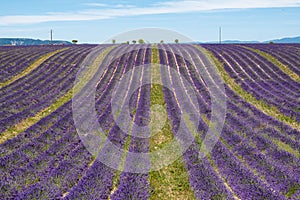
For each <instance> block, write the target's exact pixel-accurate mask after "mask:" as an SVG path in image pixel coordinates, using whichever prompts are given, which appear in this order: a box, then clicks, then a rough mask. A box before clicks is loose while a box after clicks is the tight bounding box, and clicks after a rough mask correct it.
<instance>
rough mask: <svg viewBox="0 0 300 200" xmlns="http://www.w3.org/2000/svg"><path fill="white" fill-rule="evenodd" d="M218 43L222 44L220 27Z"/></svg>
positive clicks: (220, 28)
mask: <svg viewBox="0 0 300 200" xmlns="http://www.w3.org/2000/svg"><path fill="white" fill-rule="evenodd" d="M219 43H220V44H221V43H222V27H221V26H220V27H219Z"/></svg>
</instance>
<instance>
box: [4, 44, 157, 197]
mask: <svg viewBox="0 0 300 200" xmlns="http://www.w3.org/2000/svg"><path fill="white" fill-rule="evenodd" d="M122 48H123V50H124V48H127V47H122ZM122 48H117V49H116V50H114V51H112V52H111V54H112V55H113V54H114V53H115V54H116V53H117V51H121V50H122ZM149 50H150V49H148V50H147V49H145V50H141V51H135V52H130V53H128V54H126V55H123V56H122V57H121V58H119V59H118V60H115V61H113V62H112V64H111V65H110V66H105V67H107V70H106V73H105V75H104V76H103V78H102V81H101V82H100V83H99V86H98V88H97V93H96V94H97V95H96V98H97V102H96V105H97V106H96V107H97V108H99V109H97V112H98V113H99V122H100V124H101V126H102V127H103V128H104V130H106V131H109V134H108V138H109V139H110V140H111V141H112V142H113V143H114V144H115V145H117V146H120V148H122V146H123V145H124V144H125V141H126V138H127V137H128V135H127V134H126V133H124V132H122V131H121V130H120V129H119V128H118V127H117V125H115V124H114V123H113V118H112V115H111V108H110V106H109V101H110V99H108V98H107V96H108V94H109V93H110V92H111V91H110V90H111V89H112V88H113V87H114V85H115V84H116V83H117V80H119V78H121V77H122V76H123V75H124V74H125V72H127V71H128V70H129V69H132V68H133V66H134V64H135V63H136V62H137V60H136V59H139V60H142V61H143V62H150V60H149V55H151V54H150V51H149ZM145 52H147V53H145ZM144 55H147V56H148V59H143V57H144ZM136 56H137V57H136ZM142 96H144V95H142ZM83 103H84V102H83ZM44 127H50V128H48V129H46V130H45V128H44ZM1 168H2V169H4V170H3V172H2V174H1V180H3V181H2V182H1V187H0V188H1V195H2V197H1V198H22V199H32V198H47V199H49V198H59V197H62V196H65V197H66V198H68V199H69V198H71V199H74V198H78V199H82V198H98V199H102V198H104V197H106V198H107V197H108V196H109V195H110V190H111V187H112V180H113V176H114V174H115V170H113V169H110V168H108V167H107V166H105V165H104V164H102V163H100V162H98V161H94V162H93V159H92V156H91V154H90V153H89V152H88V151H87V150H86V149H85V147H84V146H83V144H82V142H81V141H80V138H79V137H78V135H77V133H76V130H75V126H74V123H73V120H72V112H71V102H68V103H67V104H65V105H64V106H62V107H61V108H60V109H59V110H57V111H56V112H54V113H53V114H51V115H50V116H48V117H46V118H44V119H43V120H41V121H40V122H38V123H37V124H35V125H34V126H32V127H31V128H30V129H28V130H26V131H25V132H24V133H21V134H20V135H19V136H18V137H16V138H14V139H12V140H9V141H7V142H6V143H4V144H2V145H1ZM95 177H97V178H96V179H95ZM118 193H119V192H117V193H116V194H115V195H117V194H118Z"/></svg>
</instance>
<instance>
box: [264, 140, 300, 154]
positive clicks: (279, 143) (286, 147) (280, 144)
mask: <svg viewBox="0 0 300 200" xmlns="http://www.w3.org/2000/svg"><path fill="white" fill-rule="evenodd" d="M269 139H271V140H272V141H273V143H274V144H276V145H277V146H278V147H279V148H280V149H282V150H284V151H286V152H289V153H290V154H293V155H294V156H295V157H297V158H300V152H299V151H297V150H295V149H293V148H292V147H291V146H290V145H288V144H286V143H284V142H282V141H280V140H278V139H274V138H269Z"/></svg>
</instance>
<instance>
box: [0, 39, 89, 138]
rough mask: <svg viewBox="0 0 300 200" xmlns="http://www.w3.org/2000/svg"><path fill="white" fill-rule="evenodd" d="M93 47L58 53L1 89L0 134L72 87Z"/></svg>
mask: <svg viewBox="0 0 300 200" xmlns="http://www.w3.org/2000/svg"><path fill="white" fill-rule="evenodd" d="M93 47H94V46H90V45H89V46H81V45H78V46H72V47H69V49H67V50H64V51H62V52H59V53H57V54H55V55H53V56H51V57H50V58H48V59H47V60H46V61H45V62H43V63H42V64H41V65H40V66H39V67H38V68H37V69H35V70H33V71H32V72H31V73H30V74H29V75H27V76H24V77H22V78H20V79H19V80H18V81H15V82H13V83H11V84H9V85H7V86H5V87H3V88H1V89H0V96H1V97H0V109H1V111H0V112H1V115H0V133H1V132H3V131H5V130H7V129H8V128H10V127H12V126H13V125H15V124H17V123H19V122H21V121H22V120H24V119H26V118H28V117H31V116H34V115H35V114H36V113H38V112H39V111H41V110H43V109H44V108H46V107H48V106H50V105H51V104H52V103H53V102H55V100H56V99H58V98H59V97H61V96H63V95H64V94H65V93H66V92H67V91H68V90H70V89H71V88H72V86H73V82H74V81H75V77H76V73H77V71H78V70H79V67H80V64H81V62H82V61H83V59H84V58H85V56H86V55H87V54H88V53H89V52H90V51H91V50H92V48H93Z"/></svg>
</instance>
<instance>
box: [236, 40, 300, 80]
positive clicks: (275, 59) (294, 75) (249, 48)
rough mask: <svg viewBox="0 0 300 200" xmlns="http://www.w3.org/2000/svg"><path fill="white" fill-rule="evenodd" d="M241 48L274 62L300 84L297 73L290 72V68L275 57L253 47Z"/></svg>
mask: <svg viewBox="0 0 300 200" xmlns="http://www.w3.org/2000/svg"><path fill="white" fill-rule="evenodd" d="M241 47H243V48H245V49H248V50H250V51H252V52H254V53H257V54H259V55H261V56H262V57H264V58H265V59H267V60H268V61H270V62H272V63H273V64H274V65H276V66H277V67H279V68H280V69H281V70H282V71H283V72H284V73H286V74H287V75H289V76H290V77H291V78H292V79H294V80H295V81H297V82H300V76H298V75H297V74H296V73H295V72H293V71H292V70H290V68H289V67H288V66H286V65H285V64H283V63H282V62H280V61H279V60H278V59H277V58H275V57H274V56H272V55H270V54H268V53H266V52H264V51H261V50H258V49H254V48H251V47H246V46H242V45H241Z"/></svg>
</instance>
